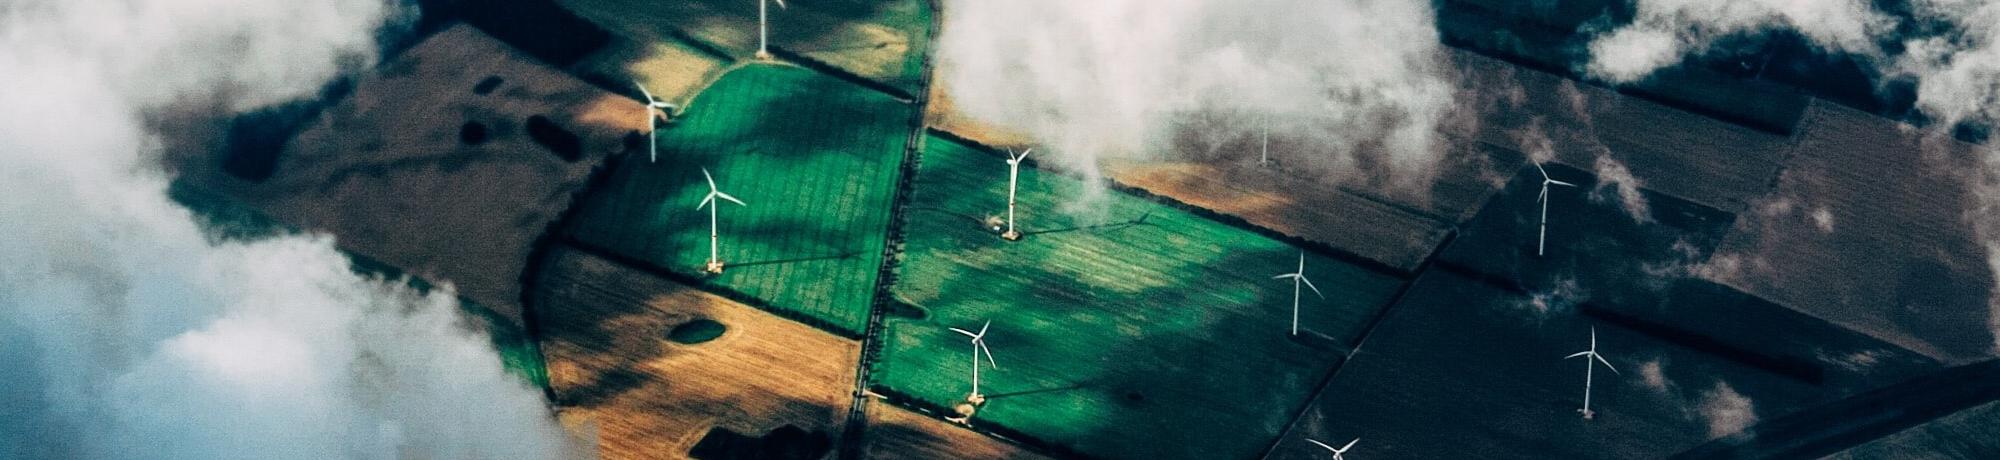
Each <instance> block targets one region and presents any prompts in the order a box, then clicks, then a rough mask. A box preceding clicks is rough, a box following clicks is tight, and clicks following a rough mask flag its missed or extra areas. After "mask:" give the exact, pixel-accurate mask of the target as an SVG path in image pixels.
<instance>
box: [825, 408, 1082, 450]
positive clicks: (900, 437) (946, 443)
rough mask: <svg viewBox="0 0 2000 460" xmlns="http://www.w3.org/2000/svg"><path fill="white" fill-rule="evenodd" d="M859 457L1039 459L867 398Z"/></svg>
mask: <svg viewBox="0 0 2000 460" xmlns="http://www.w3.org/2000/svg"><path fill="white" fill-rule="evenodd" d="M863 442H864V443H865V444H864V446H863V456H862V458H869V459H877V460H932V459H941V458H953V459H965V460H1039V459H1046V458H1047V457H1043V456H1041V455H1037V454H1035V453H1033V452H1029V451H1027V450H1024V449H1022V448H1020V447H1017V446H1014V445H1012V444H1008V443H1006V442H1003V441H1000V440H997V439H993V438H990V437H987V436H986V435H983V434H979V433H974V432H973V431H972V430H968V429H965V427H963V426H959V425H957V424H953V423H950V422H946V421H943V420H938V419H937V418H936V417H932V416H928V415H924V414H919V413H916V412H912V411H910V410H909V409H904V408H901V407H896V406H892V405H889V404H884V403H882V402H881V401H880V400H876V399H870V400H869V401H868V432H867V437H866V439H865V440H864V441H863Z"/></svg>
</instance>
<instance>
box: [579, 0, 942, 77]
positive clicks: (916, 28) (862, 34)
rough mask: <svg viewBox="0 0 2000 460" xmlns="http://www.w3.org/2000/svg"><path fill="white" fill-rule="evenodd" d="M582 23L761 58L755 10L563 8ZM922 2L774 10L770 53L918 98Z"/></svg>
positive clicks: (828, 3)
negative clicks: (807, 61) (685, 40)
mask: <svg viewBox="0 0 2000 460" xmlns="http://www.w3.org/2000/svg"><path fill="white" fill-rule="evenodd" d="M558 2H559V3H561V4H562V5H563V7H564V8H568V9H569V10H570V11H574V12H576V13H577V15H578V16H582V17H584V18H585V19H588V20H590V21H591V22H595V23H597V24H600V25H602V26H604V27H605V28H607V29H611V30H615V31H620V33H622V34H624V35H626V36H629V37H632V38H633V40H639V41H644V40H668V39H672V38H673V37H676V36H680V37H686V38H689V39H692V40H694V41H696V42H698V44H699V46H707V47H712V48H714V49H718V50H721V51H722V52H725V53H729V54H731V55H733V56H735V57H737V58H749V57H750V56H751V55H752V53H754V52H756V51H757V5H758V4H757V2H755V1H738V0H695V1H685V2H647V1H640V0H558ZM930 21H931V11H930V4H929V2H928V1H925V0H890V1H854V0H824V1H796V2H791V4H790V8H784V9H780V8H779V7H778V6H777V4H775V3H773V4H771V5H770V39H771V47H772V48H774V51H773V52H790V53H793V54H796V55H801V56H804V57H807V58H810V59H812V60H815V61H819V62H823V63H826V64H827V65H830V66H833V67H835V68H838V69H840V70H842V71H846V72H849V73H852V74H855V75H858V76H860V77H862V78H867V79H870V80H874V81H877V82H881V83H883V84H886V85H888V86H891V87H895V88H897V89H899V90H901V91H903V92H905V93H910V94H914V93H915V92H917V91H918V89H919V86H921V85H922V82H923V56H924V53H925V52H927V51H928V50H926V49H925V47H926V46H928V44H929V43H930V35H929V34H930Z"/></svg>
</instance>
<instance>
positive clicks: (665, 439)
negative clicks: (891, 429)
mask: <svg viewBox="0 0 2000 460" xmlns="http://www.w3.org/2000/svg"><path fill="white" fill-rule="evenodd" d="M534 295H535V296H536V297H535V298H536V299H537V304H536V310H535V313H536V315H537V318H538V319H539V320H540V321H539V324H540V325H541V332H542V337H543V340H544V349H545V350H547V353H548V357H549V373H550V377H551V383H552V384H553V386H552V388H553V389H554V394H555V397H556V403H557V405H558V410H559V414H560V416H561V417H562V418H563V419H564V422H565V425H568V426H585V427H590V428H588V429H587V430H585V431H594V432H595V437H596V439H597V442H598V445H597V447H598V451H599V452H600V454H601V455H603V456H604V457H605V458H634V459H640V458H644V459H655V458H687V457H688V455H689V454H688V452H689V450H690V449H691V448H694V447H695V446H696V445H697V444H699V443H700V442H701V441H702V439H703V438H704V437H705V436H712V435H710V434H709V433H710V430H711V429H719V430H729V432H733V433H737V434H741V435H744V436H752V437H755V436H761V435H764V434H766V433H770V432H772V431H773V430H776V429H779V428H781V427H784V426H787V425H789V426H793V427H796V428H798V429H800V430H803V431H804V432H805V433H808V438H812V437H814V436H818V437H820V438H818V439H822V440H825V441H827V442H829V443H830V442H831V440H834V439H838V438H839V437H840V436H839V434H840V433H839V432H840V430H841V428H842V427H843V425H844V423H845V422H846V417H847V410H848V407H849V403H850V402H851V399H850V398H851V396H850V395H851V394H852V393H853V388H854V373H855V363H856V361H857V360H858V359H859V353H860V344H859V343H858V342H855V341H853V340H848V339H843V338H840V337H837V336H834V335H832V334H829V333H827V332H825V331H820V330H817V329H814V328H812V327H811V326H807V325H804V324H800V323H798V322H795V321H791V320H787V319H784V318H780V317H778V316H775V315H772V314H770V313H765V312H763V311H760V310H757V309H756V308H753V307H750V306H746V305H743V304H740V303H736V302H732V301H729V300H727V299H723V298H721V297H718V296H715V295H713V294H709V293H705V292H701V291H700V290H697V289H694V288H691V287H688V286H686V285H681V284H678V283H674V282H671V281H667V280H665V279H662V278H659V277H656V276H653V275H651V274H648V273H645V272H642V271H639V270H636V269H633V268H631V267H625V266H621V265H618V264H617V263H615V262H612V261H609V260H606V259H603V258H599V257H595V256H592V255H589V254H586V253H582V252H579V251H576V250H571V249H558V250H557V251H554V252H553V253H552V254H551V256H550V258H549V259H548V265H547V266H546V268H545V269H544V270H543V271H542V277H541V278H540V279H539V280H537V283H536V287H535V293H534ZM710 322H712V323H715V324H719V325H720V328H721V330H720V331H719V334H717V332H718V331H716V330H714V327H713V324H709V323H710ZM703 325H709V326H711V327H710V328H708V329H706V330H704V329H702V326H703ZM704 332H705V333H704ZM703 339H706V341H700V340H703ZM684 342H685V343H684ZM718 432H719V431H718ZM802 444H808V445H809V444H811V442H805V443H802ZM829 449H830V448H829ZM765 452H769V451H768V450H767V451H765ZM810 458H818V456H813V457H810Z"/></svg>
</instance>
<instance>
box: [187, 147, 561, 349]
mask: <svg viewBox="0 0 2000 460" xmlns="http://www.w3.org/2000/svg"><path fill="white" fill-rule="evenodd" d="M167 193H168V196H169V197H171V198H173V200H174V202H176V203H179V204H180V205H181V206H185V207H187V208H188V210H189V211H191V212H192V213H193V214H194V215H195V217H196V222H198V223H200V225H201V226H202V228H203V229H204V230H205V231H206V232H207V233H208V234H209V237H210V238H214V239H218V240H239V239H240V240H254V239H259V238H268V237H273V236H278V235H284V234H292V233H297V232H298V229H296V228H294V227H291V226H288V225H285V224H284V223H281V222H278V221H277V220H275V219H272V218H271V217H270V216H269V215H266V214H264V213H263V212H262V211H258V210H256V209H252V208H250V207H249V206H247V205H244V204H242V203H239V202H237V201H235V200H233V199H231V198H228V197H225V196H223V195H220V194H217V193H214V192H210V191H207V190H202V189H200V188H197V187H196V186H194V185H190V184H189V183H187V182H182V181H176V182H174V183H173V184H172V185H170V186H169V188H168V192H167ZM342 253H343V254H346V255H347V257H348V258H349V260H350V261H351V263H352V264H353V269H354V270H355V272H357V273H362V274H366V275H373V276H378V277H381V278H382V279H385V280H399V279H403V280H407V282H409V283H410V285H411V286H413V287H415V288H417V289H419V290H422V291H429V290H431V289H434V288H435V286H433V285H431V284H430V283H428V282H425V281H424V280H422V279H420V278H405V277H406V276H407V274H405V273H403V271H402V270H401V269H398V268H395V267H391V266H388V265H385V264H382V263H381V262H376V261H374V260H372V259H369V258H366V257H362V256H359V255H355V254H353V253H351V252H345V251H343V252H342ZM458 302H459V311H460V313H462V314H463V315H464V316H465V318H467V319H468V320H469V321H467V323H469V324H473V325H476V326H474V327H476V328H477V329H478V330H480V331H482V332H484V333H485V334H486V335H487V337H488V338H489V339H491V340H492V342H493V348H494V350H495V351H497V352H498V353H499V355H500V364H501V365H503V366H505V367H506V369H507V371H508V372H512V373H514V375H517V376H520V377H521V378H522V379H525V380H527V381H528V383H530V384H532V385H534V386H535V387H537V388H548V387H549V376H548V372H547V370H546V367H545V366H544V364H543V362H542V353H541V350H540V349H539V347H538V345H537V344H536V343H535V341H534V339H533V338H531V337H528V334H527V333H526V332H525V331H524V330H523V328H522V326H521V324H520V322H519V321H518V319H517V318H510V317H507V316H506V315H503V314H501V313H499V312H497V311H494V310H493V309H492V308H487V307H486V306H484V305H480V304H478V303H476V302H473V301H472V300H471V299H467V298H465V297H464V296H460V297H458Z"/></svg>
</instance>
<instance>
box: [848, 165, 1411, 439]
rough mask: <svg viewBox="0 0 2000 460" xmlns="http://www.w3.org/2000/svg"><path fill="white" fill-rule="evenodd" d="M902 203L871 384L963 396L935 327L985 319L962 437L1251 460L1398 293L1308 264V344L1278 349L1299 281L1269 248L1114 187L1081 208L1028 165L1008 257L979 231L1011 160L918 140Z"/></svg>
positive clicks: (1065, 184)
mask: <svg viewBox="0 0 2000 460" xmlns="http://www.w3.org/2000/svg"><path fill="white" fill-rule="evenodd" d="M926 142H927V144H926V147H925V150H924V156H923V157H922V159H921V165H922V166H921V168H920V172H919V173H918V175H917V177H916V180H915V181H914V184H913V187H914V190H913V192H912V194H911V197H910V202H909V203H908V204H907V208H906V219H907V222H905V225H906V226H907V227H905V228H906V229H907V232H906V235H907V241H905V248H904V254H903V259H902V261H901V263H900V265H899V267H898V272H897V276H898V282H897V284H896V285H895V287H894V294H895V296H896V298H897V300H898V301H900V302H903V303H907V304H909V305H910V307H909V308H913V309H916V310H920V311H921V315H919V316H921V317H922V319H913V318H910V317H907V315H897V316H892V317H891V318H890V319H889V322H888V325H887V328H886V330H885V332H884V336H883V337H882V340H883V344H884V345H883V346H884V351H883V353H882V356H881V359H880V360H879V361H878V362H876V363H875V371H874V373H873V378H874V380H873V383H874V384H875V385H877V386H879V387H886V389H887V390H885V391H888V392H892V393H897V394H900V395H904V396H907V397H910V398H914V399H915V400H916V401H917V402H919V403H921V404H925V405H934V406H946V407H948V406H949V405H951V404H954V403H956V402H957V401H960V400H961V399H962V398H963V397H964V396H965V395H966V393H967V392H968V391H969V390H970V388H969V385H970V383H969V382H968V379H969V375H970V369H969V368H968V366H969V356H968V355H967V353H969V352H970V351H971V347H970V345H968V343H967V340H966V339H965V337H963V336H960V335H958V334H956V333H953V332H951V331H949V330H947V329H946V328H948V327H959V328H968V329H977V328H979V327H980V325H981V324H982V323H983V322H984V321H987V320H991V321H992V322H993V325H992V329H991V332H990V333H989V334H990V335H989V336H988V342H989V343H990V345H991V348H992V350H993V353H994V355H995V358H997V359H998V362H999V368H998V369H986V370H982V379H983V382H982V384H981V392H982V393H984V394H986V395H987V396H988V397H989V398H990V399H989V401H988V402H987V404H986V406H985V407H984V408H982V409H981V410H980V411H979V414H978V417H977V418H975V419H974V423H976V424H982V425H990V426H995V427H998V428H1000V429H1003V430H1007V431H1012V432H1017V433H1020V434H1023V435H1026V436H1029V437H1032V438H1034V439H1036V440H1038V441H1040V442H1042V443H1046V444H1051V445H1055V446H1059V448H1060V449H1064V450H1073V451H1077V452H1081V453H1084V454H1088V455H1093V456H1103V457H1116V458H1249V457H1253V456H1254V455H1255V454H1256V453H1257V452H1258V451H1259V450H1261V449H1263V448H1264V446H1266V445H1268V443H1269V442H1270V441H1271V439H1272V438H1273V437H1274V436H1276V435H1277V434H1278V432H1279V430H1280V429H1282V428H1283V426H1284V425H1285V424H1286V423H1288V422H1289V421H1290V417H1291V415H1293V414H1294V413H1296V411H1297V410H1298V409H1299V408H1300V407H1302V405H1303V404H1304V402H1305V400H1306V399H1307V398H1308V397H1309V396H1310V393H1311V391H1312V390H1313V388H1314V387H1315V386H1317V385H1318V384H1319V383H1320V382H1321V381H1322V380H1323V379H1324V378H1325V377H1326V376H1327V374H1328V373H1329V372H1331V371H1332V369H1333V367H1334V365H1336V364H1337V363H1338V361H1339V360H1340V358H1341V357H1342V356H1344V355H1345V353H1346V350H1347V349H1348V347H1350V346H1352V345H1353V344H1354V343H1355V342H1356V341H1357V339H1358V336H1359V335H1360V334H1361V333H1362V331H1363V330H1364V329H1365V328H1366V326H1367V325H1368V324H1369V323H1370V322H1371V321H1372V320H1373V319H1374V318H1375V317H1376V316H1377V315H1378V314H1379V313H1380V312H1381V310H1382V308H1383V307H1384V306H1385V305H1387V304H1388V302H1389V301H1390V298H1391V297H1393V296H1394V295H1395V294H1396V292H1398V290H1399V289H1400V288H1401V287H1402V286H1403V284H1404V281H1403V280H1402V279H1400V278H1396V277H1393V276H1390V275H1387V274H1384V273H1382V272H1377V271H1371V270H1368V269H1364V268H1360V267H1357V266H1354V265H1350V264H1347V263H1343V262H1339V261H1336V260H1333V259H1328V258H1324V257H1320V256H1317V255H1308V256H1307V257H1306V259H1307V261H1306V272H1307V275H1308V276H1309V277H1310V278H1311V279H1313V281H1314V282H1315V283H1316V284H1317V285H1318V286H1319V287H1320V289H1322V290H1324V291H1325V292H1326V295H1327V298H1326V299H1324V300H1322V299H1320V298H1318V297H1315V296H1313V294H1312V293H1311V292H1310V291H1308V292H1307V293H1306V294H1305V296H1306V298H1305V300H1304V302H1303V304H1302V308H1301V313H1300V316H1301V336H1302V337H1299V338H1294V337H1292V336H1290V335H1289V328H1290V319H1291V316H1290V315H1291V302H1292V286H1291V284H1290V283H1289V282H1286V281H1280V280H1273V279H1271V277H1272V276H1273V275H1277V274H1281V273H1288V272H1291V271H1293V270H1295V269H1296V268H1297V264H1298V257H1299V253H1300V251H1299V250H1298V249H1297V248H1294V247H1291V246H1288V245H1286V244H1284V243H1282V242H1278V241H1274V240H1271V239H1269V238H1266V237H1263V236H1260V235H1257V234H1255V233H1253V232H1250V231H1248V230H1244V229H1241V228H1237V227H1232V226H1229V225H1224V224H1221V223H1218V222H1216V221H1213V220H1209V219H1206V218H1203V217H1200V216H1197V215H1194V214H1191V213H1189V212H1186V211H1182V210H1179V209H1176V208H1172V207H1168V206H1165V205H1161V204H1157V203H1154V202H1151V201H1147V200H1143V199H1139V198H1135V197H1132V196H1127V195H1124V194H1121V193H1118V192H1108V193H1107V195H1106V196H1103V197H1101V200H1102V201H1099V202H1096V203H1094V204H1092V205H1091V207H1089V208H1087V209H1095V210H1100V212H1099V213H1098V214H1097V216H1101V218H1093V217H1079V216H1077V215H1074V214H1072V213H1068V212H1064V211H1061V210H1062V209H1064V207H1066V206H1070V205H1071V204H1072V203H1074V202H1076V201H1078V200H1080V199H1083V198H1081V197H1080V195H1082V194H1083V193H1084V190H1083V188H1084V187H1083V184H1082V183H1081V182H1080V181H1078V180H1076V179H1074V178H1071V177H1067V176H1062V175H1057V174H1048V173H1043V172H1042V171H1039V170H1036V169H1033V168H1028V167H1024V168H1023V169H1022V171H1021V186H1020V193H1019V216H1020V221H1019V223H1020V228H1021V230H1022V231H1023V233H1024V234H1026V236H1025V237H1024V238H1022V239H1021V241H1017V242H1008V241H1004V240H1001V239H1000V238H999V237H998V236H997V235H995V234H994V233H993V232H991V231H990V230H989V229H986V228H983V226H982V222H983V221H984V220H985V219H986V218H987V217H988V216H993V215H1000V214H1003V213H1004V212H1005V203H1006V193H1007V192H1006V190H1007V189H1006V187H1007V165H1006V163H1005V162H1004V161H1003V160H1002V159H1001V158H1000V157H999V156H998V155H995V154H992V153H989V152H985V151H981V150H977V149H974V148H971V147H968V146H965V145H963V144H958V143H955V142H952V141H949V140H945V139H943V138H939V137H931V138H928V139H927V140H926Z"/></svg>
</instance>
